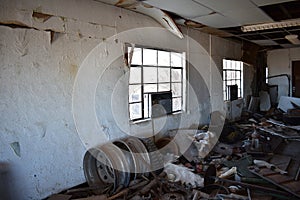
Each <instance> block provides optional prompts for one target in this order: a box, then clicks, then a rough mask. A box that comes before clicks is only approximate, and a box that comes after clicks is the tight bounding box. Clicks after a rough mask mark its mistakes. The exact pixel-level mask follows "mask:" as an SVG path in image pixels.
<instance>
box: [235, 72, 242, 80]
mask: <svg viewBox="0 0 300 200" xmlns="http://www.w3.org/2000/svg"><path fill="white" fill-rule="evenodd" d="M236 79H241V72H240V71H237V72H236Z"/></svg>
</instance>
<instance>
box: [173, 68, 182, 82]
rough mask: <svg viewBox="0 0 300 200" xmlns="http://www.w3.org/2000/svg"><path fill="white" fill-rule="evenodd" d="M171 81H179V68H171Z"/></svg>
mask: <svg viewBox="0 0 300 200" xmlns="http://www.w3.org/2000/svg"><path fill="white" fill-rule="evenodd" d="M172 82H181V69H172Z"/></svg>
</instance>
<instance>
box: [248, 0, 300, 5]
mask: <svg viewBox="0 0 300 200" xmlns="http://www.w3.org/2000/svg"><path fill="white" fill-rule="evenodd" d="M251 1H252V2H253V3H255V4H256V5H257V6H266V5H271V4H277V3H284V2H289V1H295V0H251Z"/></svg>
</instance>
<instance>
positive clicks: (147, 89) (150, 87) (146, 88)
mask: <svg viewBox="0 0 300 200" xmlns="http://www.w3.org/2000/svg"><path fill="white" fill-rule="evenodd" d="M144 92H145V93H147V92H157V85H156V84H144Z"/></svg>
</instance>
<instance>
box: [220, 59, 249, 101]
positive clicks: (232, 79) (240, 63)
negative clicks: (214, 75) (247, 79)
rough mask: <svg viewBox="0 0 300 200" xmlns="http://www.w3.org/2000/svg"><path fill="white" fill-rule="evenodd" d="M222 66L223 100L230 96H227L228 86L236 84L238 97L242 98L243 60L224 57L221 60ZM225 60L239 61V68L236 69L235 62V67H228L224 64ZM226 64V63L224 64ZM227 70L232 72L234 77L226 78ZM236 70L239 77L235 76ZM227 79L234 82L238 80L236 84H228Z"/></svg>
mask: <svg viewBox="0 0 300 200" xmlns="http://www.w3.org/2000/svg"><path fill="white" fill-rule="evenodd" d="M222 61H223V66H222V78H223V88H222V91H223V100H224V101H229V100H230V97H229V89H228V88H229V87H228V86H231V85H237V86H238V98H243V93H244V92H243V89H244V88H243V84H244V73H243V72H244V65H245V63H244V62H243V61H239V60H233V59H228V58H224V59H223V60H222ZM225 62H231V65H232V63H235V62H238V63H239V69H237V65H236V64H235V67H229V66H224V63H225ZM226 65H227V64H226ZM228 72H234V77H235V78H231V79H228V78H227V74H228ZM237 72H239V74H240V75H239V77H237ZM229 81H234V82H235V83H237V82H239V85H240V86H239V85H238V84H228V82H229Z"/></svg>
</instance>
